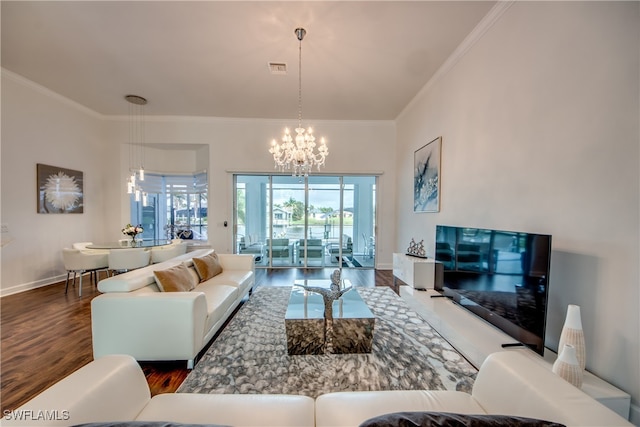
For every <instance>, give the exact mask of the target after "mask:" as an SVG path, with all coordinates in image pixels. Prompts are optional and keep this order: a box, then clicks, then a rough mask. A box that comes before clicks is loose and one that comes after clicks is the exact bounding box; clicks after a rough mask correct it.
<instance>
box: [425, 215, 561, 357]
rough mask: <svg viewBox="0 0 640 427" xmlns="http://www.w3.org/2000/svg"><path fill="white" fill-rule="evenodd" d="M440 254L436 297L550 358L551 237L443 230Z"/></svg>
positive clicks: (438, 231)
mask: <svg viewBox="0 0 640 427" xmlns="http://www.w3.org/2000/svg"><path fill="white" fill-rule="evenodd" d="M435 253H436V256H435V259H436V261H437V262H438V263H441V264H442V280H437V281H436V285H435V290H436V291H438V292H440V293H441V294H442V295H443V296H445V297H448V298H451V299H452V300H454V301H455V302H456V303H458V304H459V305H461V306H462V307H464V308H466V309H467V310H469V311H471V312H472V313H474V314H476V315H477V316H479V317H481V318H482V319H484V320H486V321H487V322H489V323H491V324H493V325H494V326H496V327H498V328H500V329H501V330H502V331H504V332H505V333H507V334H508V335H510V336H511V337H512V338H514V340H515V341H516V342H515V343H505V344H504V346H511V345H526V346H528V347H530V348H531V349H532V350H534V351H536V352H537V353H539V354H541V355H542V354H543V353H544V334H545V326H546V317H547V296H548V293H549V270H550V266H551V236H550V235H547V234H533V233H524V232H519V231H502V230H490V229H482V228H469V227H453V226H446V225H438V226H436V249H435Z"/></svg>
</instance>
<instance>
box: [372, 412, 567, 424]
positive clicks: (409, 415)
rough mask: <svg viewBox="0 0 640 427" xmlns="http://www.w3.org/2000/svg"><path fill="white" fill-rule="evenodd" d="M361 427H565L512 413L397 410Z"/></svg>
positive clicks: (373, 419) (375, 418)
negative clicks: (470, 413)
mask: <svg viewBox="0 0 640 427" xmlns="http://www.w3.org/2000/svg"><path fill="white" fill-rule="evenodd" d="M360 427H564V426H563V425H562V424H558V423H554V422H551V421H543V420H536V419H532V418H524V417H514V416H511V415H467V414H452V413H449V412H395V413H392V414H384V415H380V416H378V417H374V418H371V419H369V420H367V421H365V422H363V423H362V424H360Z"/></svg>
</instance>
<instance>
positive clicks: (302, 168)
mask: <svg viewBox="0 0 640 427" xmlns="http://www.w3.org/2000/svg"><path fill="white" fill-rule="evenodd" d="M295 34H296V36H297V37H298V41H299V48H298V127H297V128H296V136H295V137H293V136H292V135H291V132H289V128H285V130H284V135H283V136H282V142H281V143H280V144H278V142H277V141H276V140H275V139H274V140H272V141H271V148H269V153H271V154H273V160H274V162H275V166H276V168H279V169H280V170H281V171H285V170H291V171H292V174H293V176H308V175H309V172H311V170H312V169H313V167H314V166H317V167H318V169H320V167H321V166H323V165H324V160H325V158H326V157H327V155H328V154H329V149H328V148H327V144H326V142H325V140H324V138H321V139H320V146H319V147H318V149H317V151H316V150H315V148H316V137H315V136H313V129H312V128H308V129H305V128H303V127H302V39H303V38H304V36H305V34H307V32H306V30H305V29H304V28H296V30H295Z"/></svg>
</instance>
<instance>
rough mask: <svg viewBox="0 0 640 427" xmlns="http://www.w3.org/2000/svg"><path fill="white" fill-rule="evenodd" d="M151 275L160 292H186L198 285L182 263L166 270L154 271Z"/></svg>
mask: <svg viewBox="0 0 640 427" xmlns="http://www.w3.org/2000/svg"><path fill="white" fill-rule="evenodd" d="M153 275H154V276H155V277H156V284H157V285H158V288H159V289H160V291H161V292H188V291H190V290H192V289H193V288H195V287H196V285H197V284H198V282H197V281H196V280H194V277H193V276H192V275H191V274H190V273H189V267H187V266H186V264H184V263H180V264H178V265H176V266H174V267H171V268H167V269H166V270H158V271H154V272H153Z"/></svg>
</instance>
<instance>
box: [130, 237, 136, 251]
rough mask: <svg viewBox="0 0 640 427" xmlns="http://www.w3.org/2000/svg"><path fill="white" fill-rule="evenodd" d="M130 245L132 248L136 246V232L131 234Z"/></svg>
mask: <svg viewBox="0 0 640 427" xmlns="http://www.w3.org/2000/svg"><path fill="white" fill-rule="evenodd" d="M130 246H131V247H132V248H135V247H136V236H135V234H134V235H133V236H131V244H130Z"/></svg>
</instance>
